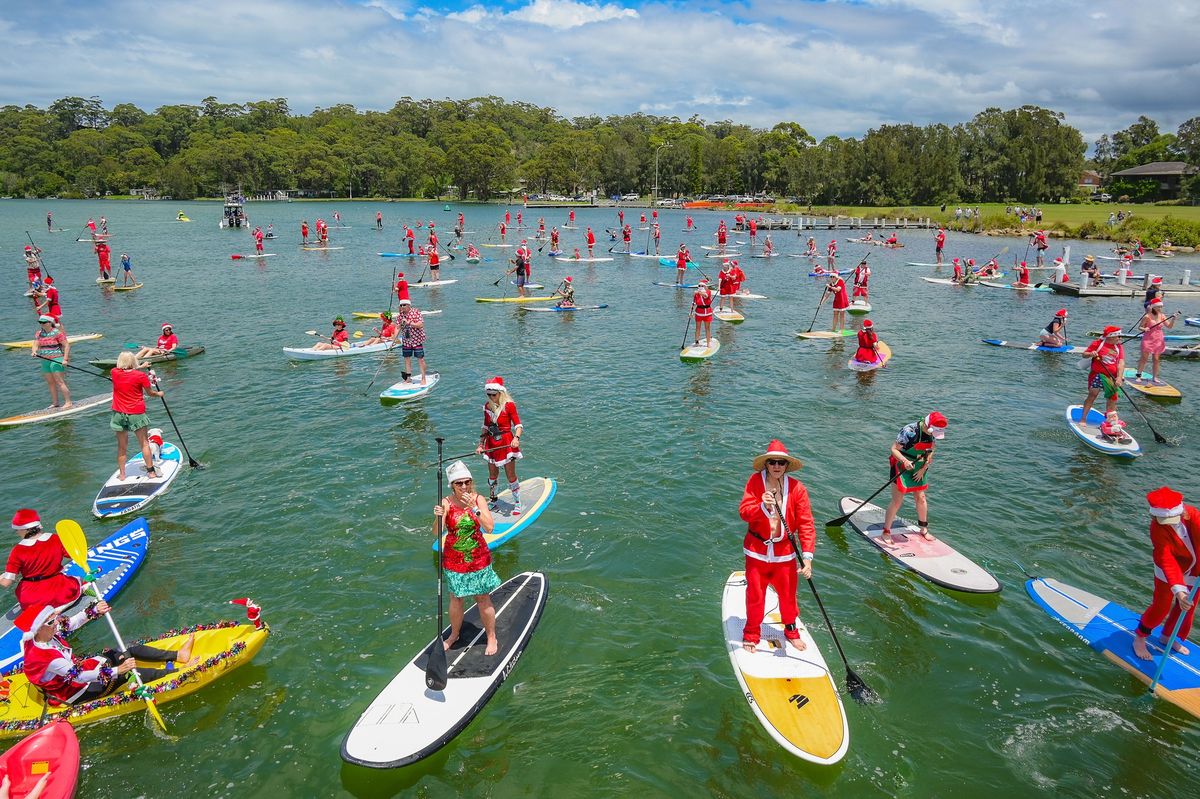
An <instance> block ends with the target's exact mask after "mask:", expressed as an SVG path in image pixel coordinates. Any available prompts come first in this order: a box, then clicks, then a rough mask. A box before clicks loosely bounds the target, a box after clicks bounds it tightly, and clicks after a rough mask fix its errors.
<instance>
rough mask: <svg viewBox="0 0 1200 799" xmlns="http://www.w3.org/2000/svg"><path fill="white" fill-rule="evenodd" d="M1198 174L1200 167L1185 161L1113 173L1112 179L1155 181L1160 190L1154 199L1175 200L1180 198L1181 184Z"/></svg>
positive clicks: (1152, 164)
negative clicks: (1187, 178) (1185, 179)
mask: <svg viewBox="0 0 1200 799" xmlns="http://www.w3.org/2000/svg"><path fill="white" fill-rule="evenodd" d="M1197 172H1200V167H1194V166H1191V165H1189V164H1187V163H1186V162H1184V161H1155V162H1153V163H1150V164H1142V165H1141V166H1135V167H1130V168H1129V169H1122V170H1121V171H1120V172H1113V173H1112V177H1113V178H1116V179H1120V180H1153V181H1155V182H1156V183H1157V184H1158V189H1157V191H1155V192H1154V195H1153V197H1152V199H1155V200H1173V199H1175V198H1176V197H1178V196H1179V184H1180V182H1181V181H1182V180H1183V179H1184V178H1185V177H1189V176H1191V175H1195V174H1196V173H1197Z"/></svg>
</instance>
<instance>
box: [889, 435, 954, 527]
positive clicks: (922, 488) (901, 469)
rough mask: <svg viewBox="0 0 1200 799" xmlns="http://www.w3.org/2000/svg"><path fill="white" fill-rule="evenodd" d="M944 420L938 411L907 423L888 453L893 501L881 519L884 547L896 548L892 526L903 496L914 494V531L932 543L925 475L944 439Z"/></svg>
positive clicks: (927, 482) (927, 485)
mask: <svg viewBox="0 0 1200 799" xmlns="http://www.w3.org/2000/svg"><path fill="white" fill-rule="evenodd" d="M948 424H949V423H948V422H947V421H946V417H945V416H943V415H942V414H941V413H939V412H938V411H934V412H932V413H930V414H927V415H926V416H925V417H924V418H923V419H919V420H918V421H915V422H913V423H912V424H907V425H905V426H904V427H903V428H901V430H900V434H899V435H897V436H896V440H895V442H893V443H892V449H891V451H890V452H889V453H888V468H889V469H891V475H892V501H891V502H889V503H888V506H887V512H886V513H884V516H883V535H882V536H880V540H881V541H882V542H883V544H884V545H885V546H889V547H891V546H895V543H896V542H895V541H894V540H893V539H892V523H893V522H894V521H896V516H897V515H898V514H899V513H900V506H901V505H902V504H904V497H905V495H906V494H912V495H913V502H914V503H915V504H916V506H917V532H918V533H920V535H921V536H922V537H923V538H924V539H925V540H926V541H934V540H936V539H934V537H933V536H932V535H930V534H929V499H928V497H927V496H926V491H927V490H928V488H929V481H928V479H927V473H928V472H929V465H930V464H931V463H932V462H933V450H934V445H935V443H936V442H937V441H940V440H942V439H943V438H945V437H946V427H947V425H948Z"/></svg>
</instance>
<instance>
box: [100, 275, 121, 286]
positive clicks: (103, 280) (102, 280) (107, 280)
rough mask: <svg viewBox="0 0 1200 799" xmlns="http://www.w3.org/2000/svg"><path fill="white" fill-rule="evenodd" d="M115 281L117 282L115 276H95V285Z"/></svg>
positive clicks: (108, 284) (108, 283)
mask: <svg viewBox="0 0 1200 799" xmlns="http://www.w3.org/2000/svg"><path fill="white" fill-rule="evenodd" d="M116 282H117V279H116V278H115V277H109V278H104V277H98V278H96V285H97V286H111V285H113V284H114V283H116Z"/></svg>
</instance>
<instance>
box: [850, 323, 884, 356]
mask: <svg viewBox="0 0 1200 799" xmlns="http://www.w3.org/2000/svg"><path fill="white" fill-rule="evenodd" d="M854 360H856V361H858V362H859V363H878V361H879V336H878V335H876V333H875V325H874V323H873V322H872V321H871V320H870V319H864V320H863V323H862V327H861V328H859V331H858V349H857V350H855V351H854Z"/></svg>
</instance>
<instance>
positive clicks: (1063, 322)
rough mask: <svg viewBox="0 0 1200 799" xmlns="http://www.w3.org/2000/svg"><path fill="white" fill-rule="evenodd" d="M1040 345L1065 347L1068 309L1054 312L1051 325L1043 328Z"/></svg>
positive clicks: (1039, 340)
mask: <svg viewBox="0 0 1200 799" xmlns="http://www.w3.org/2000/svg"><path fill="white" fill-rule="evenodd" d="M1038 343H1039V344H1041V345H1042V346H1044V347H1063V346H1066V343H1067V309H1066V308H1059V309H1058V310H1057V311H1055V312H1054V318H1053V319H1051V320H1050V324H1048V325H1046V326H1045V327H1044V328H1042V332H1041V335H1040V337H1039V338H1038Z"/></svg>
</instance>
